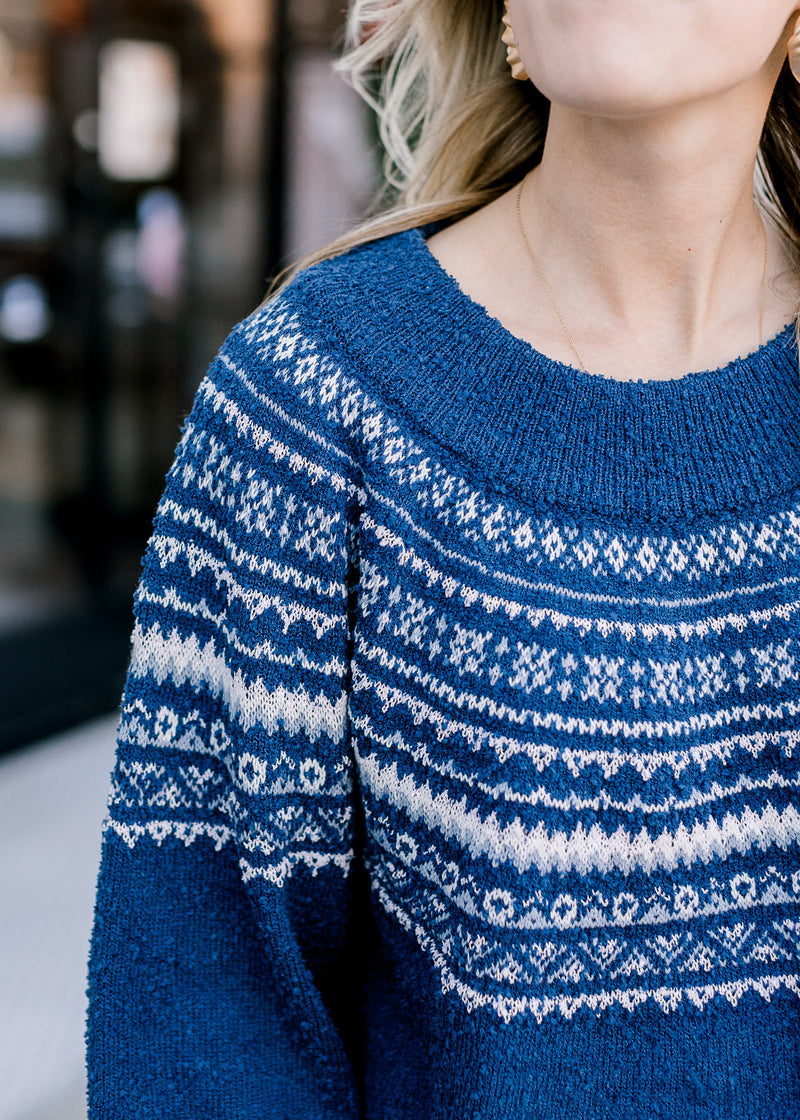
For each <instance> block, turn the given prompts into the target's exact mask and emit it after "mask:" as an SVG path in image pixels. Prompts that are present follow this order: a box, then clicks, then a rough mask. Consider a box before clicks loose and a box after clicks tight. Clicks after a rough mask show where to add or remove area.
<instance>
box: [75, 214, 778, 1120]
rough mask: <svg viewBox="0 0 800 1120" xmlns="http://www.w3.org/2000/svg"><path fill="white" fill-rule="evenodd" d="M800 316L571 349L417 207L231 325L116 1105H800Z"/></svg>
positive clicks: (400, 1111)
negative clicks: (542, 338)
mask: <svg viewBox="0 0 800 1120" xmlns="http://www.w3.org/2000/svg"><path fill="white" fill-rule="evenodd" d="M798 608H800V377H799V376H798V355H797V348H796V345H795V341H794V337H793V332H792V330H791V329H788V328H787V330H785V331H784V332H783V333H782V334H780V335H779V336H778V337H776V338H774V339H772V340H771V341H769V342H768V343H767V344H766V345H765V346H763V347H762V348H761V349H759V350H758V351H757V352H756V353H754V354H752V355H750V356H749V357H746V358H743V359H740V360H736V361H733V362H731V363H730V364H729V365H728V366H725V367H724V368H721V369H717V370H713V371H709V372H704V373H691V374H689V375H687V376H685V377H682V378H680V379H677V380H673V381H647V380H646V379H642V380H638V381H616V380H612V379H610V378H606V377H602V376H599V375H592V374H584V373H581V372H578V371H576V370H575V369H572V368H570V367H568V366H565V365H562V364H560V363H558V362H556V361H553V360H550V359H548V358H546V357H544V356H542V355H541V354H538V353H537V352H535V351H534V350H533V349H532V348H531V347H530V346H529V345H528V344H526V343H524V342H522V341H521V340H519V339H517V338H515V337H514V336H512V335H511V334H509V333H508V331H506V330H505V328H504V327H503V326H502V325H501V324H500V323H498V322H497V321H496V320H494V319H493V318H491V317H490V316H489V315H488V314H487V312H486V311H485V310H484V309H483V308H482V307H480V306H479V305H478V304H476V303H474V302H473V301H472V300H470V299H469V298H468V297H467V296H466V295H465V294H464V293H463V292H462V291H461V290H460V289H459V287H458V286H457V284H456V283H455V281H454V280H453V279H452V278H451V277H450V276H448V274H447V273H446V272H445V271H444V270H443V269H442V268H441V267H440V265H439V264H438V262H437V261H436V260H435V258H434V257H433V256H432V254H431V252H430V250H429V249H428V247H427V245H426V243H425V231H423V230H414V231H411V232H408V233H404V234H400V235H397V236H393V237H390V238H386V239H384V240H382V241H380V242H376V243H373V244H371V245H369V246H366V247H363V248H360V249H357V250H355V251H352V252H350V253H349V254H347V255H345V256H343V257H340V258H339V259H337V260H333V261H328V262H325V263H323V264H321V265H317V266H315V267H314V268H311V269H309V270H307V271H305V272H303V273H301V274H300V276H299V277H298V278H297V279H295V280H294V281H293V282H292V284H291V285H290V287H289V288H288V289H287V290H285V291H284V292H283V293H282V294H281V295H280V296H278V297H277V298H275V299H273V300H272V301H271V302H269V303H268V304H267V305H265V306H264V307H263V308H261V309H260V310H258V311H257V312H256V313H254V314H253V315H252V316H250V317H249V318H248V319H246V320H245V321H244V322H243V323H241V324H240V325H239V326H238V327H237V328H236V329H235V330H234V331H233V332H232V334H231V335H230V337H229V338H228V340H227V342H226V343H225V345H224V347H223V348H222V350H221V352H220V354H219V356H218V357H217V359H216V361H215V362H214V363H213V365H212V368H211V370H210V372H209V373H208V375H207V377H206V379H205V380H204V382H203V384H202V385H201V386H200V389H199V391H198V393H197V398H196V402H195V405H194V409H193V411H192V413H191V415H190V416H189V418H188V420H187V422H186V425H185V428H184V432H183V437H182V439H181V442H180V444H179V447H178V451H177V455H176V459H175V462H174V465H173V467H172V469H171V471H170V473H169V476H168V479H167V485H166V490H165V493H164V496H163V499H162V501H161V503H160V506H159V509H158V514H157V518H156V522H155V528H154V533H153V536H152V538H151V540H150V543H149V546H148V550H147V555H146V558H145V563H144V571H143V575H142V579H141V583H140V586H139V590H138V593H137V598H136V614H137V622H136V628H135V633H134V640H133V649H132V659H131V663H130V673H129V678H128V683H127V687H126V692H125V696H124V700H123V706H122V717H121V723H120V727H119V746H118V753H117V760H116V765H115V769H114V774H113V777H112V789H111V794H110V799H109V812H108V817H107V821H106V826H105V833H104V848H103V861H102V867H101V871H100V877H99V884H98V894H97V911H96V921H95V929H94V937H93V947H92V955H91V962H90V1013H89V1021H88V1064H89V1080H90V1106H91V1116H92V1118H93V1120H123V1118H124V1120H268V1118H280V1120H283V1118H285V1120H289V1118H301V1120H355V1118H357V1117H367V1118H369V1120H420V1118H425V1120H477V1118H479V1117H482V1118H485V1120H489V1118H492V1120H518V1118H519V1120H521V1118H523V1117H524V1118H525V1120H610V1118H612V1117H613V1118H614V1120H629V1118H637V1120H638V1118H642V1120H650V1118H653V1117H657V1118H661V1120H678V1118H679V1120H790V1118H795V1120H796V1118H797V1117H800V960H799V957H800V905H799V903H800V793H799V791H800V611H799V610H798Z"/></svg>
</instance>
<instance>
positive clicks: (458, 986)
mask: <svg viewBox="0 0 800 1120" xmlns="http://www.w3.org/2000/svg"><path fill="white" fill-rule="evenodd" d="M377 895H378V898H379V900H380V903H381V905H382V906H383V908H384V910H385V911H386V913H387V914H389V915H390V916H391V917H393V918H394V919H395V920H396V921H397V922H398V923H399V924H400V925H401V926H402V928H403V929H405V930H406V932H407V933H409V934H411V936H412V937H414V938H415V939H416V941H417V943H418V944H419V946H420V948H421V949H422V950H423V952H425V953H426V954H427V956H428V957H429V958H430V960H431V961H432V963H433V965H434V967H435V968H436V970H437V972H438V973H439V976H440V978H441V983H442V990H443V991H444V992H448V991H452V992H456V994H457V995H458V996H459V998H460V999H461V1001H462V1002H463V1004H464V1006H465V1007H466V1008H467V1010H468V1011H470V1012H471V1011H475V1010H477V1009H478V1008H479V1007H490V1008H492V1009H493V1010H494V1011H495V1012H496V1014H497V1015H498V1016H499V1017H500V1018H501V1019H502V1020H503V1021H504V1022H506V1023H510V1022H512V1021H513V1020H514V1019H516V1018H518V1017H519V1016H520V1015H531V1016H532V1017H533V1018H534V1019H536V1021H537V1022H538V1023H540V1024H541V1023H543V1022H544V1020H545V1019H546V1018H547V1017H548V1016H549V1015H552V1014H554V1013H556V1014H560V1015H561V1016H563V1018H565V1019H571V1018H572V1017H573V1015H575V1013H576V1012H577V1011H579V1010H580V1009H581V1008H583V1007H588V1008H591V1010H592V1011H594V1012H601V1011H606V1010H608V1008H610V1007H614V1006H615V1005H616V1006H619V1007H624V1008H625V1009H626V1010H628V1011H633V1010H634V1009H635V1008H637V1007H641V1006H642V1005H643V1004H645V1003H647V1002H648V1001H650V1000H652V1001H653V1002H654V1003H656V1004H657V1005H658V1006H659V1007H660V1008H661V1010H662V1011H663V1012H664V1013H665V1014H669V1013H671V1012H673V1011H676V1010H677V1009H678V1008H679V1007H680V1005H681V1004H682V1003H683V1002H684V1000H687V1001H688V1002H689V1003H691V1004H692V1005H693V1006H694V1007H696V1008H697V1009H698V1010H700V1011H702V1010H704V1009H705V1007H707V1006H708V1004H710V1003H711V1002H712V1000H714V999H715V998H716V997H717V996H723V997H724V998H725V999H727V1000H728V1002H729V1003H730V1004H731V1005H732V1006H734V1007H735V1006H736V1005H737V1004H738V1003H739V1001H740V1000H741V999H742V997H743V996H744V995H745V994H746V993H747V992H754V993H756V994H757V995H760V996H762V998H763V999H765V1000H767V1001H769V1000H770V999H771V998H772V996H774V995H775V994H776V993H777V992H779V991H780V990H781V988H785V989H786V990H787V991H791V992H794V993H795V995H797V996H800V975H798V974H796V973H791V974H787V975H783V976H780V975H779V976H770V975H764V976H757V977H747V978H744V979H741V980H729V981H723V982H720V983H717V984H700V985H697V986H691V987H688V986H687V987H683V986H681V987H674V988H673V987H667V986H662V987H658V988H627V989H626V988H614V989H611V990H607V991H602V992H596V993H588V992H587V993H581V994H579V995H561V996H548V995H543V996H534V995H519V996H511V995H504V994H500V993H498V992H497V991H495V992H493V993H489V992H485V991H483V992H482V991H478V990H477V989H475V988H474V987H472V986H471V985H470V984H467V983H465V982H464V981H463V980H460V979H459V978H458V977H457V976H456V974H455V973H454V972H453V970H452V966H451V961H450V959H449V958H448V956H446V955H445V952H444V951H443V947H440V945H439V944H438V942H437V941H436V939H435V938H434V937H432V936H431V935H430V934H429V933H428V932H427V931H426V929H425V927H424V925H422V923H420V922H419V921H416V920H415V919H414V917H413V916H412V915H409V914H407V913H406V912H405V911H404V910H403V909H402V908H401V907H400V906H398V905H397V903H396V902H395V901H394V900H393V899H392V898H391V897H390V896H389V895H388V894H387V892H386V891H385V890H384V889H382V888H381V889H379V890H378V891H377Z"/></svg>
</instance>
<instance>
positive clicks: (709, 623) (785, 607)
mask: <svg viewBox="0 0 800 1120" xmlns="http://www.w3.org/2000/svg"><path fill="white" fill-rule="evenodd" d="M361 525H362V526H363V528H364V529H370V530H372V531H373V532H374V534H375V538H376V540H377V542H378V544H379V545H380V546H381V547H382V548H386V549H390V550H392V551H393V552H395V553H396V556H395V557H393V560H392V561H391V562H387V563H386V568H387V569H389V568H391V566H392V564H393V563H396V564H397V565H398V567H400V568H403V567H406V566H409V565H410V566H411V567H412V569H413V570H415V571H419V572H420V573H422V574H423V576H424V579H425V582H426V584H427V586H428V587H435V586H436V585H437V584H441V587H442V591H443V592H444V594H445V596H446V598H448V599H449V598H452V597H453V596H457V597H458V598H460V599H461V600H462V602H463V603H464V605H465V606H467V607H471V606H472V605H473V604H474V603H478V604H479V605H480V606H481V607H482V608H483V610H484V611H486V613H487V614H490V615H491V614H494V613H495V612H497V611H502V612H503V613H504V614H506V615H507V616H508V617H509V618H512V619H513V618H519V617H520V616H522V617H524V618H525V619H527V621H528V622H529V623H530V625H531V626H532V627H533V628H534V629H536V628H538V627H539V626H540V625H541V624H542V623H543V622H546V621H549V622H550V623H551V625H552V626H554V627H555V629H556V630H558V631H560V630H564V629H565V628H567V627H570V628H572V629H574V630H577V631H578V633H579V634H580V636H581V637H582V638H585V637H586V636H587V635H588V634H591V633H595V632H596V633H598V634H600V635H601V636H602V637H603V638H608V637H609V635H611V634H619V635H621V636H622V637H624V638H625V639H627V641H629V642H630V641H631V639H633V638H636V637H643V638H646V639H647V640H648V641H652V640H653V638H656V637H659V636H660V637H663V638H666V639H667V640H668V641H670V642H672V641H675V640H676V639H677V638H678V637H681V638H683V640H684V641H685V642H688V641H690V640H691V639H692V638H706V637H707V636H708V635H709V634H715V635H717V636H718V635H720V634H722V633H723V632H724V631H725V630H726V629H733V630H735V631H736V633H737V634H741V633H742V632H743V631H744V630H745V629H747V627H748V626H754V625H763V624H764V623H766V622H769V621H771V620H772V619H776V618H778V619H781V620H783V621H784V622H786V621H788V620H789V619H790V618H791V617H792V616H793V615H795V614H796V613H797V612H798V610H800V600H797V599H795V600H794V601H793V602H791V603H778V604H776V605H775V606H773V607H769V608H767V609H766V610H760V611H751V612H749V613H748V614H727V615H718V616H710V617H708V618H703V619H699V620H697V621H695V622H680V623H677V624H676V623H670V622H656V621H650V622H630V621H625V620H624V619H618V618H586V617H581V616H580V615H570V614H565V613H564V612H563V611H558V610H556V609H555V608H553V607H536V608H534V607H528V606H525V605H524V604H523V603H519V602H517V601H516V600H513V599H504V598H501V597H500V596H498V595H489V594H487V593H486V592H485V591H479V590H478V589H477V588H474V587H469V586H468V585H467V584H464V583H461V582H460V581H459V580H457V579H455V577H453V576H449V575H445V574H444V573H443V572H442V571H440V570H439V569H437V568H434V567H433V565H431V564H430V563H428V561H427V560H426V559H425V558H424V557H422V556H420V555H419V554H418V553H417V552H415V551H414V549H412V548H410V547H409V546H408V544H407V543H406V542H405V541H404V540H403V539H402V537H399V536H397V534H396V533H394V532H393V531H392V530H391V529H388V528H386V526H384V525H381V524H380V523H379V522H377V521H375V520H374V518H373V517H371V516H370V515H369V514H366V513H365V514H364V515H363V516H362V518H361ZM495 574H496V573H495ZM798 580H800V577H794V576H787V577H786V578H785V579H782V580H777V581H775V582H774V583H771V584H763V585H762V586H761V588H759V590H770V589H771V588H773V587H777V586H780V585H781V584H788V583H796V582H798ZM535 586H536V588H537V589H538V590H548V591H552V592H554V593H558V590H559V589H558V587H556V586H554V585H553V584H537V585H535ZM639 601H640V600H637V599H635V598H632V599H623V600H621V602H622V603H624V604H625V605H629V604H635V603H637V602H639ZM661 605H669V606H677V605H678V604H677V603H667V604H661Z"/></svg>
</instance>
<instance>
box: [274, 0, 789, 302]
mask: <svg viewBox="0 0 800 1120" xmlns="http://www.w3.org/2000/svg"><path fill="white" fill-rule="evenodd" d="M502 11H503V2H502V0H351V4H350V9H349V15H348V21H347V28H346V33H345V51H344V54H343V56H342V58H341V59H340V60H339V62H338V63H337V64H336V69H337V70H338V71H339V72H340V73H342V74H343V75H344V76H345V78H346V79H347V81H348V82H349V83H350V85H352V86H353V87H354V88H355V89H356V90H357V92H358V93H359V94H360V95H361V96H362V97H363V98H364V100H365V101H366V102H367V103H368V104H369V105H370V106H371V107H372V108H373V109H374V111H375V113H376V114H377V118H378V128H379V135H380V139H381V142H382V145H383V148H384V152H385V158H384V167H383V171H384V178H385V186H384V189H383V191H382V193H381V194H380V195H379V196H378V198H377V199H376V207H377V208H378V209H380V210H381V212H380V213H379V214H378V216H377V217H372V218H369V219H368V220H366V221H364V222H362V223H361V224H359V225H358V226H357V227H356V228H355V229H353V230H352V231H350V232H348V233H347V234H345V235H344V236H343V237H340V238H338V239H337V240H336V241H333V242H332V243H331V244H329V245H327V246H326V247H325V248H323V249H320V250H318V251H317V252H314V253H311V254H309V255H308V256H306V257H304V258H303V259H302V260H300V261H298V262H296V263H295V264H294V265H292V266H290V268H288V269H286V270H285V271H284V272H283V273H281V275H280V276H279V277H278V278H277V279H276V280H275V282H274V284H273V286H272V288H271V289H270V292H269V295H273V294H275V292H276V291H279V290H280V289H281V288H283V287H285V286H286V284H288V283H289V281H290V280H291V279H292V277H293V276H295V275H296V274H297V272H299V271H300V270H301V269H303V268H307V267H309V266H311V265H313V264H316V263H318V262H319V261H323V260H327V259H329V258H331V257H335V256H338V255H340V254H342V253H345V252H347V251H348V250H349V249H352V248H355V247H356V246H358V245H363V244H366V243H367V242H369V241H374V240H377V239H378V238H381V237H386V236H389V235H390V234H394V233H400V232H402V231H403V230H407V229H412V228H415V227H417V226H420V225H424V224H427V223H431V222H440V221H451V220H453V219H455V218H458V217H463V216H466V215H467V214H469V213H471V212H472V211H474V210H477V209H478V208H479V207H481V206H483V205H485V204H486V203H488V202H491V201H492V200H493V199H495V198H497V197H498V196H499V195H501V194H503V193H505V191H507V190H509V189H510V188H511V187H513V186H514V184H515V183H517V182H519V180H520V179H522V178H523V177H524V176H525V175H526V174H527V173H528V171H530V170H531V169H532V168H533V167H535V166H536V164H537V163H538V162H539V161H540V159H541V154H542V149H543V147H544V140H545V135H546V132H547V120H548V115H549V108H550V103H549V101H548V100H547V98H545V97H544V96H543V95H542V94H541V93H539V91H538V90H537V89H536V88H535V87H534V86H533V85H532V84H531V83H530V82H519V81H515V80H514V79H513V78H512V76H511V72H510V69H509V67H508V64H507V62H506V52H505V46H504V44H503V43H502V42H501V39H500V35H501V32H502V25H501V18H502ZM758 182H759V193H760V194H761V195H762V199H761V201H762V203H763V205H764V207H765V209H766V210H767V211H768V212H769V213H770V214H771V216H772V217H773V219H774V220H775V221H776V222H777V224H778V225H779V226H780V227H781V229H782V230H783V231H784V233H785V234H786V235H787V237H788V238H789V239H790V241H791V242H792V243H793V244H794V246H795V248H796V249H799V248H800V86H798V83H797V82H796V81H795V80H794V78H793V77H792V74H791V71H790V69H789V65H788V61H787V63H786V64H785V65H784V67H783V70H782V72H781V75H780V78H779V80H778V83H777V86H776V88H775V92H774V94H773V98H772V101H771V103H770V107H769V112H768V114H767V119H766V123H765V126H764V132H763V135H762V138H761V147H760V150H759V165H758ZM392 195H393V196H394V198H393V200H391V201H390V203H389V205H388V207H387V206H386V200H387V198H390V199H391V196H392Z"/></svg>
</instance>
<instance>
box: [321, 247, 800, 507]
mask: <svg viewBox="0 0 800 1120" xmlns="http://www.w3.org/2000/svg"><path fill="white" fill-rule="evenodd" d="M430 232H431V227H422V228H419V229H414V230H410V231H407V232H405V233H400V234H395V235H393V236H391V237H388V238H385V239H383V240H381V241H378V242H372V243H371V244H369V245H366V246H362V247H360V248H359V249H357V250H354V251H352V252H351V253H349V254H347V255H346V256H344V257H340V258H337V259H335V260H334V261H329V262H325V263H324V264H323V265H322V266H317V268H318V269H319V268H321V269H323V270H324V273H323V274H322V275H319V274H318V281H317V283H314V284H313V299H314V302H315V304H316V305H317V308H318V311H319V313H320V315H321V316H323V317H324V319H325V321H326V323H327V324H328V325H329V326H330V329H331V330H332V331H334V332H335V333H336V334H337V335H338V337H339V339H340V341H341V344H342V346H343V347H345V348H346V349H347V350H349V351H350V352H351V353H352V354H354V355H357V357H358V360H359V364H360V366H361V367H362V370H363V371H364V373H365V375H366V377H367V378H368V381H369V382H371V383H372V385H373V387H374V389H375V391H376V392H379V393H380V394H381V395H383V396H384V397H386V398H388V399H389V400H391V401H392V402H393V403H394V405H395V406H396V407H397V408H398V409H399V410H400V411H401V412H402V413H403V414H404V415H405V416H407V417H409V418H410V419H411V420H412V421H413V422H414V423H415V424H416V425H419V427H421V428H422V429H424V431H425V432H427V433H429V434H430V435H431V436H433V437H434V438H435V439H436V440H437V441H438V442H440V443H442V444H444V445H445V446H446V447H448V448H450V449H451V450H452V451H453V452H455V453H456V454H457V455H458V456H460V457H461V458H463V459H464V460H466V461H467V465H468V470H469V473H470V474H472V476H473V477H475V476H477V477H480V478H481V479H484V480H486V481H487V482H489V483H490V484H491V483H492V482H494V483H495V485H496V486H497V487H498V488H499V489H500V490H505V491H510V492H513V493H514V494H515V495H517V496H518V497H519V498H520V499H522V500H523V501H525V502H526V503H528V504H530V505H532V506H534V507H542V508H543V509H544V510H548V509H549V510H551V511H552V509H553V508H554V507H555V508H557V509H560V510H561V511H564V512H572V513H575V514H584V515H586V514H596V515H598V516H602V517H611V518H620V519H621V520H623V521H626V522H627V521H640V520H645V521H648V522H661V523H664V524H686V523H687V522H693V521H696V520H698V519H701V518H705V517H709V516H710V517H716V516H719V515H720V514H726V513H747V514H751V515H752V514H753V513H755V512H756V511H758V510H763V509H765V508H766V507H768V506H771V505H772V506H774V505H775V503H776V502H778V501H780V500H781V499H784V498H785V499H788V498H789V497H790V496H792V495H794V494H795V492H796V491H798V490H799V489H800V373H799V372H798V353H797V345H796V339H795V329H794V324H793V323H792V324H790V325H788V326H787V327H786V328H784V330H782V331H781V332H780V333H779V334H778V335H776V336H775V337H774V338H772V339H770V340H769V341H768V342H766V343H765V344H764V345H763V346H762V347H760V348H759V349H758V350H756V351H754V352H753V353H752V354H749V355H747V356H744V357H740V358H736V359H734V360H733V361H731V362H729V363H728V364H727V365H725V366H722V367H720V368H718V369H714V370H706V371H703V372H692V373H687V374H685V375H684V376H683V377H679V378H675V379H671V380H658V381H646V380H644V379H641V378H640V379H637V380H625V381H622V380H615V379H614V378H611V377H605V376H602V375H599V374H591V373H584V372H583V371H581V370H579V369H576V368H574V367H572V366H568V365H565V364H564V363H562V362H559V361H557V360H555V359H552V358H549V357H547V356H546V355H544V354H542V353H540V352H539V351H537V350H535V349H534V348H533V347H532V346H531V345H530V344H529V343H528V342H526V341H525V340H523V339H521V338H518V337H517V336H516V335H513V334H512V333H511V332H510V331H508V330H507V329H506V328H505V327H504V326H503V325H502V324H501V323H500V322H499V321H498V320H497V319H495V318H493V317H492V316H491V315H490V314H489V313H488V311H487V310H486V309H485V308H484V307H482V306H481V305H480V304H478V303H477V302H475V301H474V300H472V299H471V297H469V296H468V295H467V294H466V293H465V292H464V291H463V290H462V289H461V288H460V287H459V285H458V283H457V282H456V280H455V279H454V278H453V277H452V276H450V275H449V273H447V272H446V271H445V269H444V268H443V267H442V266H441V265H440V263H439V262H438V260H437V259H436V258H435V257H434V255H433V254H432V253H431V251H430V249H429V248H428V246H427V244H426V236H427V235H428V234H429V233H430ZM311 272H316V269H314V270H311ZM319 280H322V281H323V282H322V283H319Z"/></svg>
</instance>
